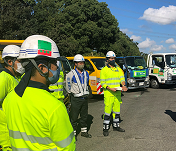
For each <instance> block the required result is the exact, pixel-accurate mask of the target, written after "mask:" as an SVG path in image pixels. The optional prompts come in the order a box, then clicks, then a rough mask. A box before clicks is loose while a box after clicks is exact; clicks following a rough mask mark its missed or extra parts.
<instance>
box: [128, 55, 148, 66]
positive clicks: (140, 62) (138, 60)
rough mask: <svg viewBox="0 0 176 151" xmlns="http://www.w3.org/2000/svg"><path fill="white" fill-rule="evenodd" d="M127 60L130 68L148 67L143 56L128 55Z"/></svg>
mask: <svg viewBox="0 0 176 151" xmlns="http://www.w3.org/2000/svg"><path fill="white" fill-rule="evenodd" d="M125 62H126V64H127V66H128V68H130V69H143V68H147V65H146V62H145V60H144V58H143V57H126V58H125Z"/></svg>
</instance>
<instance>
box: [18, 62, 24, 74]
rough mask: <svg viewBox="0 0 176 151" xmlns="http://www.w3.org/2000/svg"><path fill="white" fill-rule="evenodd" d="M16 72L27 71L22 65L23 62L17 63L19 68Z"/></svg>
mask: <svg viewBox="0 0 176 151" xmlns="http://www.w3.org/2000/svg"><path fill="white" fill-rule="evenodd" d="M16 72H18V73H20V74H21V75H22V74H23V73H24V72H25V69H24V68H23V66H22V65H21V63H17V69H16Z"/></svg>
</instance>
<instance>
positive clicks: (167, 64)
mask: <svg viewBox="0 0 176 151" xmlns="http://www.w3.org/2000/svg"><path fill="white" fill-rule="evenodd" d="M147 65H148V67H149V78H150V86H151V87H152V88H155V89H157V88H159V86H160V84H166V85H168V86H174V85H175V84H176V53H158V54H152V53H151V54H149V55H148V58H147Z"/></svg>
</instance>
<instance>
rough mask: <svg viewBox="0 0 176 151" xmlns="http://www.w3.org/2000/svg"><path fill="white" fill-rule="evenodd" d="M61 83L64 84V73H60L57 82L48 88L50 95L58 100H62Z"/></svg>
mask: <svg viewBox="0 0 176 151" xmlns="http://www.w3.org/2000/svg"><path fill="white" fill-rule="evenodd" d="M63 82H64V73H63V71H60V77H59V80H58V81H57V82H56V83H55V84H51V85H50V86H49V89H50V91H53V92H52V93H51V94H52V95H53V96H55V97H56V98H57V99H59V100H63V99H64V94H63Z"/></svg>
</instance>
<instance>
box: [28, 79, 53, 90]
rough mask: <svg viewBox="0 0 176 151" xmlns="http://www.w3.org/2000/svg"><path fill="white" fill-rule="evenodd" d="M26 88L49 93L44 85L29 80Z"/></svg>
mask: <svg viewBox="0 0 176 151" xmlns="http://www.w3.org/2000/svg"><path fill="white" fill-rule="evenodd" d="M28 87H33V88H38V89H43V90H46V91H48V92H51V91H50V90H49V89H48V87H47V86H46V85H45V84H43V83H40V82H37V81H31V80H30V81H29V84H28Z"/></svg>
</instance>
